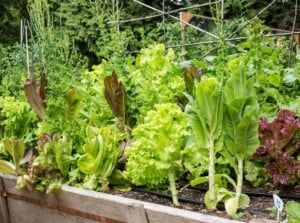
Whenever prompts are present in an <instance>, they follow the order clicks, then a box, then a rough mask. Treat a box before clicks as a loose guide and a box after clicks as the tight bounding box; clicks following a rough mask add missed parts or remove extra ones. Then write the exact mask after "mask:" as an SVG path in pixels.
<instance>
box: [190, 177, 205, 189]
mask: <svg viewBox="0 0 300 223" xmlns="http://www.w3.org/2000/svg"><path fill="white" fill-rule="evenodd" d="M207 181H208V177H196V178H195V179H193V180H191V182H190V185H191V186H193V187H194V186H197V185H199V184H203V183H206V182H207Z"/></svg>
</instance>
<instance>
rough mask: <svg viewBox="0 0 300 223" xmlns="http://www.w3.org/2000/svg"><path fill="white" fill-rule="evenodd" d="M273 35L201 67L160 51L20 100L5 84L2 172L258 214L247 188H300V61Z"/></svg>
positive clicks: (45, 76)
mask: <svg viewBox="0 0 300 223" xmlns="http://www.w3.org/2000/svg"><path fill="white" fill-rule="evenodd" d="M266 32H267V29H266V28H265V27H264V26H262V25H261V24H260V23H259V22H258V21H254V23H253V24H252V31H251V33H249V38H248V39H247V40H246V41H245V42H241V43H239V44H238V45H237V52H234V53H231V52H230V50H226V44H225V43H224V47H223V48H220V49H219V50H218V52H217V54H216V56H208V57H206V58H205V59H202V60H197V59H194V60H191V61H184V62H179V61H178V60H177V55H175V54H174V51H173V50H172V49H165V47H164V45H161V44H154V45H152V46H149V48H145V49H142V50H141V51H140V53H139V54H138V55H137V56H136V57H135V58H132V57H128V58H126V59H124V60H123V61H122V63H118V62H119V61H117V60H113V59H112V60H103V61H102V63H101V64H99V65H97V66H94V67H93V70H92V71H86V72H82V73H81V74H80V75H78V76H73V77H71V78H70V75H69V74H68V75H65V73H64V72H65V71H64V70H63V69H62V70H60V71H57V70H55V69H53V70H50V71H48V70H46V69H45V67H42V68H38V69H37V71H36V72H34V73H33V74H32V75H28V76H27V77H25V75H24V76H23V77H22V79H21V80H22V81H21V82H23V83H24V84H23V87H22V88H19V91H18V92H16V93H15V94H14V95H12V94H9V93H8V92H9V89H8V87H9V86H12V84H11V83H10V81H12V80H10V79H9V78H7V79H5V78H4V79H3V80H2V86H1V89H0V90H1V96H0V139H1V146H0V158H1V160H0V172H3V173H8V174H13V175H16V176H17V188H28V189H30V190H39V191H42V192H46V193H50V192H51V191H53V190H55V189H58V188H60V187H61V185H63V184H64V185H70V186H74V187H82V188H86V189H89V190H95V191H108V190H122V191H128V190H130V189H131V187H132V186H143V187H145V188H149V189H152V190H159V189H167V190H168V191H170V193H171V196H172V201H173V204H174V205H175V206H178V205H179V201H178V196H177V194H178V189H179V187H178V184H177V183H178V181H186V182H188V183H189V184H190V185H192V186H196V185H200V184H205V185H207V191H206V194H205V197H204V203H205V205H206V207H207V208H208V209H217V207H218V205H219V204H220V203H222V204H224V207H225V210H226V213H227V214H228V215H229V216H237V213H238V210H239V209H240V208H244V207H246V206H247V205H249V202H250V199H249V197H248V196H247V195H246V194H244V193H243V184H244V180H247V181H249V182H250V183H251V184H252V185H253V186H254V187H259V186H261V185H263V184H264V183H266V182H269V183H272V184H274V185H278V186H279V187H280V186H282V185H287V186H295V185H298V184H299V179H300V161H299V151H300V118H299V115H300V106H299V105H300V97H299V95H300V58H299V55H296V56H293V58H292V60H291V64H290V66H288V65H287V64H288V62H287V59H286V58H287V57H288V56H287V55H288V50H287V49H286V48H285V47H286V42H285V39H280V38H278V39H276V40H274V39H271V38H269V39H267V38H261V36H262V35H263V34H265V33H266ZM39 69H40V70H39ZM64 75H65V76H64ZM71 76H72V75H71ZM5 81H6V82H5ZM5 83H6V84H7V86H6V85H5ZM232 189H233V190H232ZM290 205H291V204H290ZM293 205H294V206H295V207H298V208H299V206H297V204H296V203H293ZM292 218H293V214H292V213H291V219H292ZM295 219H296V217H295ZM298 220H299V219H298Z"/></svg>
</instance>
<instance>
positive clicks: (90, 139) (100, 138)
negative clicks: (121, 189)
mask: <svg viewBox="0 0 300 223" xmlns="http://www.w3.org/2000/svg"><path fill="white" fill-rule="evenodd" d="M86 135H87V138H86V143H85V145H84V146H83V147H84V148H83V150H84V154H83V155H81V156H80V157H79V159H78V161H77V166H78V168H79V170H80V171H81V172H82V173H84V174H85V175H86V177H85V179H84V182H83V187H85V188H87V189H90V190H100V191H107V190H109V185H110V184H114V182H111V181H110V177H111V176H112V175H113V174H118V173H117V172H116V166H117V161H118V159H119V157H120V156H121V154H122V150H121V149H120V148H118V143H119V141H120V140H121V139H122V135H121V134H120V133H118V131H117V130H116V129H115V128H113V127H108V126H107V127H103V128H96V127H87V134H86ZM117 184H118V183H117Z"/></svg>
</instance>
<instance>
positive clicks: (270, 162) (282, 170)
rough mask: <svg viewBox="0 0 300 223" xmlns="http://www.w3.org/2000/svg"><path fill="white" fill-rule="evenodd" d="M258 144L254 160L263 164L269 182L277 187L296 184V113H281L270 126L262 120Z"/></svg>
mask: <svg viewBox="0 0 300 223" xmlns="http://www.w3.org/2000/svg"><path fill="white" fill-rule="evenodd" d="M259 141H260V146H259V147H258V149H257V150H256V152H255V154H254V156H253V157H254V158H255V159H258V160H261V161H263V162H264V163H265V168H266V172H267V174H268V176H269V178H270V179H271V181H272V182H273V183H274V184H279V185H288V184H295V183H297V182H299V178H300V174H299V173H300V162H299V152H300V118H299V117H298V116H297V115H296V113H295V112H293V111H291V110H287V109H282V110H280V112H279V113H278V115H277V117H276V118H275V119H274V120H273V121H272V122H269V121H268V120H267V119H266V118H265V117H261V118H260V122H259Z"/></svg>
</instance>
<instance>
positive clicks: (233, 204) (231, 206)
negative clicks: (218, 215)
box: [224, 197, 239, 216]
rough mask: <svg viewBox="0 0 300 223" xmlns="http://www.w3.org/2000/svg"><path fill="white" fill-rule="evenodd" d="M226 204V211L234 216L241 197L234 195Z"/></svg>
mask: <svg viewBox="0 0 300 223" xmlns="http://www.w3.org/2000/svg"><path fill="white" fill-rule="evenodd" d="M224 204H225V210H226V213H227V214H228V215H230V216H232V215H234V214H236V212H237V210H238V208H239V199H238V198H237V197H232V198H229V199H228V200H226V201H225V203H224Z"/></svg>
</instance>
